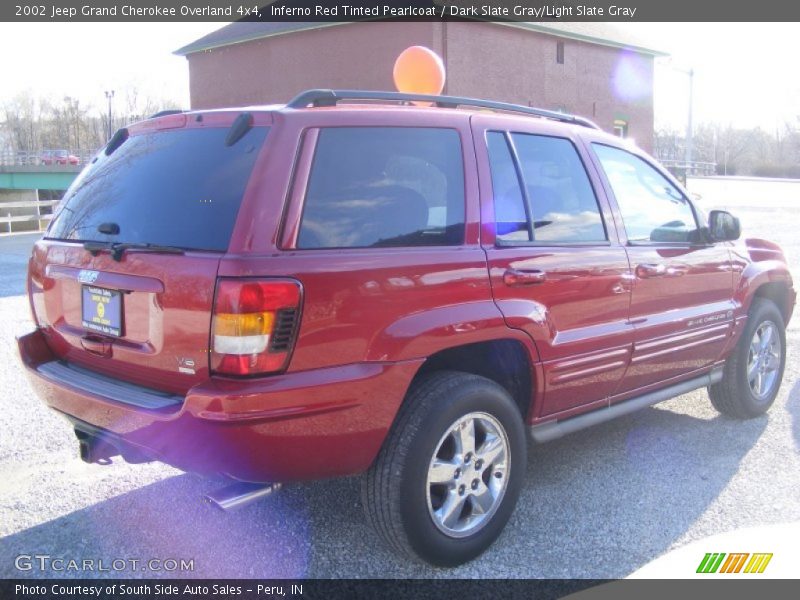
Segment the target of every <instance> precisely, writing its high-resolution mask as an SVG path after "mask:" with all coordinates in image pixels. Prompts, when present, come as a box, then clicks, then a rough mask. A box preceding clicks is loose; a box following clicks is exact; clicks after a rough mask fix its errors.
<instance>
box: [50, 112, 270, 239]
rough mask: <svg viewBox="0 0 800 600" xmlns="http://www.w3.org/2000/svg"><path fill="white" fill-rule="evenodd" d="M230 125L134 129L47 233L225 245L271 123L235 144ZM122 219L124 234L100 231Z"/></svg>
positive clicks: (85, 176) (72, 194)
mask: <svg viewBox="0 0 800 600" xmlns="http://www.w3.org/2000/svg"><path fill="white" fill-rule="evenodd" d="M227 131H228V130H227V129H226V128H208V129H180V130H173V131H163V132H158V133H148V134H144V135H134V136H131V137H129V138H128V139H127V140H126V141H125V142H124V143H123V144H122V145H121V146H120V147H119V148H117V149H116V150H115V151H114V152H113V153H112V154H111V156H106V155H105V153H104V152H101V153H100V154H99V155H98V159H97V162H95V163H94V164H92V165H90V166H89V167H87V169H86V170H85V171H84V172H83V173H81V174H80V175H79V176H78V178H77V179H76V180H75V182H74V183H73V184H72V186H71V187H70V189H69V190H67V193H66V194H65V196H64V201H63V204H62V208H61V210H60V212H59V214H58V216H57V217H56V218H55V219H54V220H53V222H52V224H51V226H50V228H49V230H48V233H47V237H49V238H56V239H69V240H80V241H113V242H131V243H148V242H149V243H152V244H160V245H168V246H179V247H181V248H195V249H201V250H216V251H224V250H226V249H227V247H228V243H229V242H230V237H231V232H232V231H233V225H234V222H235V220H236V215H237V214H238V212H239V205H240V204H241V201H242V195H243V194H244V190H245V187H246V185H247V181H248V179H249V177H250V172H251V171H252V170H253V163H254V162H255V160H256V156H257V155H258V150H259V149H260V148H261V146H262V144H263V142H264V138H265V136H266V134H267V128H264V127H254V128H253V129H251V130H250V131H248V132H247V133H246V134H245V136H244V137H243V138H242V139H240V140H239V141H238V142H237V143H235V144H234V145H233V146H231V147H226V146H225V135H226V134H227ZM102 223H116V224H118V225H119V229H120V232H119V234H118V235H105V234H101V233H99V232H98V231H97V227H98V225H100V224H102Z"/></svg>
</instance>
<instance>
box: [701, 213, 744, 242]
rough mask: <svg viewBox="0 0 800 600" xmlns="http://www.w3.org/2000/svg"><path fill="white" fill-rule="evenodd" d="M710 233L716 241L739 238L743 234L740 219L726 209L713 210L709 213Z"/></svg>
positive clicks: (728, 240)
mask: <svg viewBox="0 0 800 600" xmlns="http://www.w3.org/2000/svg"><path fill="white" fill-rule="evenodd" d="M708 233H709V235H710V236H711V239H712V240H714V241H715V242H730V241H733V240H738V239H739V236H740V235H742V226H741V225H740V223H739V219H737V218H736V217H734V216H733V215H732V214H731V213H729V212H727V211H724V210H712V211H711V212H710V213H708Z"/></svg>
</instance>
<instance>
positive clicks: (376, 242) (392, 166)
mask: <svg viewBox="0 0 800 600" xmlns="http://www.w3.org/2000/svg"><path fill="white" fill-rule="evenodd" d="M463 241H464V167H463V159H462V154H461V140H460V138H459V135H458V132H457V131H456V130H454V129H437V128H423V127H418V128H408V127H331V128H325V129H322V130H320V133H319V138H318V141H317V147H316V149H315V153H314V160H313V164H312V166H311V174H310V175H309V181H308V186H307V192H306V198H305V203H304V206H303V215H302V218H301V222H300V231H299V234H298V240H297V247H298V248H365V247H380V246H447V245H457V244H461V243H462V242H463Z"/></svg>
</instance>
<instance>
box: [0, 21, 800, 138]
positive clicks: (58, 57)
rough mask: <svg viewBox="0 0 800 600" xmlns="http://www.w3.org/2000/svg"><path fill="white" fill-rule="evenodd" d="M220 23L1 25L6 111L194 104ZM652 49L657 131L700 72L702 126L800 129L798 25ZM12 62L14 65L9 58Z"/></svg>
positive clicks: (685, 33) (665, 34)
mask: <svg viewBox="0 0 800 600" xmlns="http://www.w3.org/2000/svg"><path fill="white" fill-rule="evenodd" d="M222 25H223V24H222V23H14V24H11V23H0V56H3V57H6V58H4V60H3V77H2V84H0V105H2V104H3V103H4V102H5V101H7V100H8V99H10V98H12V97H13V96H14V95H16V94H18V93H21V92H25V91H32V92H34V94H37V95H41V96H51V97H53V98H60V97H63V96H71V97H73V98H78V99H80V100H81V102H82V103H83V104H89V105H93V106H96V107H99V109H101V108H103V107H105V106H106V100H105V95H104V92H105V91H106V90H115V93H116V94H117V96H116V100H115V101H117V102H122V101H123V98H124V96H125V94H126V92H127V91H128V90H130V89H132V88H136V89H137V90H138V92H139V95H140V96H149V97H152V98H154V99H164V100H175V101H177V102H178V104H179V105H180V106H184V107H188V106H189V74H188V67H187V64H186V59H185V58H183V57H179V56H175V55H173V54H172V52H173V51H174V50H176V49H177V48H179V47H181V46H183V45H185V44H187V43H189V42H191V41H193V40H194V39H196V38H198V37H200V36H202V35H205V34H206V33H208V32H210V31H212V30H214V29H217V28H218V27H221V26H222ZM617 25H618V26H619V27H622V28H625V29H627V30H628V31H629V32H630V33H632V34H633V35H635V36H636V37H637V38H638V39H640V40H641V41H642V44H643V45H645V46H648V47H652V48H656V49H658V50H663V51H665V52H668V53H670V55H671V56H670V57H669V58H659V59H657V61H656V68H655V114H656V126H657V127H670V128H674V129H676V130H679V131H680V130H682V129H683V128H685V127H686V121H687V116H688V97H689V77H688V75H687V74H686V73H685V71H687V70H689V69H693V70H694V73H695V74H694V78H693V80H694V103H693V107H694V122H695V124H697V123H702V122H718V123H721V124H723V125H727V124H731V125H734V126H737V127H755V126H759V127H762V128H764V129H767V130H769V131H774V130H775V129H776V128H782V127H784V126H785V124H786V123H787V122H788V123H792V124H794V125H800V121H798V116H799V115H800V69H797V68H796V66H795V65H794V62H795V61H796V59H797V57H798V56H800V24H797V23H624V24H617ZM7 57H14V58H13V59H12V60H9V59H8V58H7Z"/></svg>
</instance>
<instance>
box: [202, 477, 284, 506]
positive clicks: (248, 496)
mask: <svg viewBox="0 0 800 600" xmlns="http://www.w3.org/2000/svg"><path fill="white" fill-rule="evenodd" d="M282 487H283V484H282V483H245V482H242V481H237V482H235V483H232V484H230V485H226V486H225V487H223V488H220V489H218V490H215V491H213V492H211V493H209V494H206V495H205V496H204V497H203V499H204V500H205V501H206V502H208V503H209V504H213V505H214V506H216V507H217V508H219V509H222V510H224V511H230V510H235V509H237V508H242V507H243V506H247V505H248V504H250V503H252V502H255V501H256V500H260V499H261V498H266V497H267V496H269V495H270V494H272V493H273V492H277V491H278V490H279V489H281V488H282Z"/></svg>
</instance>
